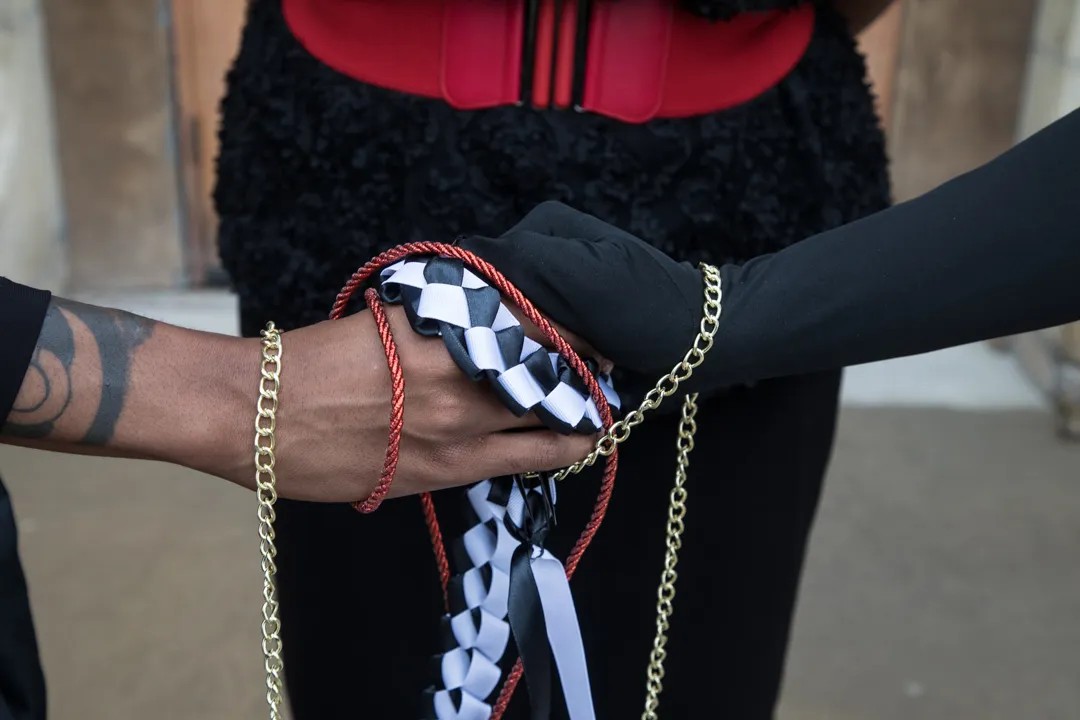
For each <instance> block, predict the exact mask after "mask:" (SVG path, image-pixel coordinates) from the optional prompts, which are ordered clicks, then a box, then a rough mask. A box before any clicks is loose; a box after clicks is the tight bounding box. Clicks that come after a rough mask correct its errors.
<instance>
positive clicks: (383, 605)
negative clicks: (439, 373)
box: [215, 0, 889, 720]
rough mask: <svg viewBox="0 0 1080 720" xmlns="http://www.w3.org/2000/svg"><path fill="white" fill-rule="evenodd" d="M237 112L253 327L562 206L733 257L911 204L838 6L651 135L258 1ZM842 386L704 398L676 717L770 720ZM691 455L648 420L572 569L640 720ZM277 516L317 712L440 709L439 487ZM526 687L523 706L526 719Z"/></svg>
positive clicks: (682, 575) (598, 648)
mask: <svg viewBox="0 0 1080 720" xmlns="http://www.w3.org/2000/svg"><path fill="white" fill-rule="evenodd" d="M222 110H223V122H222V130H221V140H222V146H221V155H220V158H219V164H218V185H217V188H216V191H215V201H216V206H217V209H218V212H219V214H220V217H221V228H220V245H221V254H222V259H223V262H224V264H225V267H226V269H227V270H228V272H229V273H230V276H231V277H232V280H233V282H234V284H235V286H236V289H237V291H238V292H239V295H240V301H241V311H242V327H243V329H244V332H245V334H254V333H255V332H257V330H258V329H259V328H260V327H261V326H262V324H263V323H264V322H265V321H267V320H274V321H275V322H276V323H277V324H278V325H279V326H283V327H285V328H289V327H295V326H298V325H303V324H308V323H311V322H316V321H319V320H322V319H324V318H325V317H326V316H327V313H328V312H329V308H330V305H331V303H332V302H333V299H334V296H335V294H336V293H337V291H338V290H339V289H340V286H341V285H342V284H343V282H344V281H345V279H347V278H348V276H349V275H350V274H351V273H352V271H353V270H354V269H355V268H356V267H358V266H359V265H360V264H362V263H363V262H364V261H366V260H368V259H369V258H370V257H371V256H372V255H374V254H375V253H376V252H377V251H379V250H381V249H384V248H386V247H390V246H393V245H396V244H399V243H402V242H407V241H413V240H420V239H424V240H444V241H445V240H451V239H453V238H454V237H455V236H457V235H458V234H461V233H472V232H478V233H485V234H492V233H498V232H501V231H502V230H504V229H507V228H509V227H510V226H511V225H512V224H513V223H514V222H516V221H517V220H518V219H520V217H521V216H522V215H524V214H525V213H526V212H527V211H528V210H529V209H530V208H532V207H533V206H534V205H536V204H537V203H539V202H541V201H543V200H548V199H558V200H562V201H564V202H567V203H568V204H570V205H573V206H575V207H577V208H579V209H582V210H584V211H586V212H589V213H592V214H594V215H597V216H599V217H601V218H603V219H605V220H607V221H609V222H612V223H614V224H616V225H619V226H621V227H624V228H626V229H628V230H630V231H631V232H633V233H635V234H636V235H638V236H640V237H642V238H645V239H647V240H649V241H650V242H653V243H654V244H656V245H657V246H658V247H660V248H662V249H663V250H665V251H667V252H668V253H670V254H672V255H675V256H676V257H679V258H685V259H690V260H699V259H703V260H709V261H712V262H716V263H721V262H727V261H732V260H739V259H744V258H749V257H752V256H755V255H758V254H761V253H764V252H770V251H773V250H777V249H779V248H782V247H785V246H787V245H789V244H791V243H794V242H797V241H798V240H800V239H802V238H804V237H807V236H809V235H812V234H814V233H816V232H819V231H821V230H824V229H827V228H829V227H832V226H835V225H839V224H842V223H845V222H849V221H851V220H854V219H856V218H858V217H860V216H862V215H865V214H868V213H871V212H874V211H877V210H879V209H881V208H883V207H885V206H886V205H887V204H888V200H889V192H888V180H887V172H886V162H885V152H884V141H883V137H882V134H881V131H880V129H879V126H878V121H877V118H876V116H875V115H874V112H873V106H872V99H871V96H870V93H869V91H868V89H867V85H866V80H865V66H864V63H863V60H862V58H861V57H860V56H859V55H858V53H857V52H856V50H855V47H854V43H853V41H852V39H851V38H850V37H849V36H848V34H847V31H846V29H845V28H844V26H843V23H842V21H841V20H840V19H839V18H838V17H836V16H835V15H834V14H832V13H831V12H830V11H828V10H827V9H823V10H822V12H821V13H820V14H819V18H818V26H817V29H816V31H815V37H814V39H813V41H812V43H811V45H810V47H809V49H808V51H807V54H806V56H805V57H804V58H803V60H802V61H801V62H800V63H799V65H798V66H797V67H796V69H795V70H794V71H793V72H792V73H791V74H790V75H789V76H788V77H787V78H786V79H785V80H784V81H783V82H782V83H780V84H779V85H778V86H776V87H774V88H772V89H770V90H769V91H767V92H766V93H764V94H763V95H761V96H760V97H758V98H756V99H755V100H753V101H751V102H748V103H746V104H744V105H742V106H739V107H737V108H734V109H731V110H727V111H724V112H721V113H716V114H713V115H708V116H704V117H697V118H688V119H680V120H660V121H654V122H651V123H648V124H644V125H627V124H622V123H619V122H617V121H614V120H610V119H607V118H603V117H598V116H594V115H589V114H578V113H567V112H538V111H535V110H532V109H528V108H516V107H513V108H511V107H508V108H498V109H493V110H485V111H478V112H459V111H455V110H453V109H451V108H449V107H447V106H446V105H445V104H443V103H441V102H438V101H433V100H428V99H423V98H416V97H410V96H406V95H403V94H400V93H396V92H393V91H388V90H384V89H380V88H375V87H372V86H370V85H365V84H363V83H359V82H357V81H355V80H352V79H350V78H348V77H345V76H343V75H341V74H339V73H336V72H335V71H333V70H331V69H330V68H328V67H326V66H324V65H323V64H321V63H320V62H319V61H318V60H317V59H315V58H314V57H312V56H311V55H310V54H308V53H307V52H306V51H305V50H304V49H303V48H302V47H301V46H300V44H299V43H298V42H297V41H296V40H295V39H294V38H293V37H292V35H291V34H290V33H289V30H288V28H287V27H286V26H285V24H284V21H283V18H282V15H281V10H280V0H254V2H253V3H252V5H251V10H250V16H249V20H248V24H247V27H246V29H245V32H244V37H243V44H242V47H241V50H240V54H239V56H238V57H237V60H236V63H235V66H234V67H233V69H232V71H231V72H230V74H229V79H228V93H227V96H226V98H225V100H224V102H223V105H222ZM719 341H720V342H722V341H723V338H720V339H719ZM838 388H839V373H826V374H823V375H816V376H812V377H801V378H787V379H781V380H775V381H770V382H766V383H760V384H759V385H757V386H756V387H754V388H740V389H735V390H732V391H730V392H728V393H726V394H725V395H724V396H723V397H719V398H716V399H714V400H712V401H710V402H709V403H707V404H706V405H705V406H704V407H703V408H702V410H701V415H700V420H699V423H698V424H699V431H698V432H699V437H700V438H702V441H701V442H699V444H698V447H697V449H696V450H695V451H694V455H693V457H692V460H691V466H692V469H691V477H690V481H689V485H688V489H689V514H688V519H687V530H686V542H685V545H684V549H683V551H682V556H681V559H680V565H679V586H678V595H677V597H676V600H675V614H674V621H673V627H672V630H671V632H670V636H671V640H670V644H669V657H668V661H667V665H668V672H667V675H666V677H665V682H664V685H665V690H664V695H663V700H662V703H661V708H662V710H663V714H664V715H666V716H670V717H690V716H692V715H691V713H693V714H694V715H695V716H696V715H700V714H701V713H703V712H709V713H712V714H711V715H710V716H722V715H721V713H724V714H726V716H730V717H737V718H740V720H754V719H755V718H768V717H771V715H772V712H773V707H774V705H775V702H776V697H777V694H778V690H779V686H780V680H781V676H782V670H783V661H784V653H785V648H786V645H787V639H788V631H789V628H790V621H791V615H792V610H793V607H794V601H795V596H796V591H797V587H798V580H799V573H800V570H801V567H802V559H803V554H804V551H805V547H806V539H807V536H808V533H809V528H810V525H811V521H812V519H813V515H814V512H815V509H816V506H817V500H818V496H819V492H820V487H821V481H822V477H823V475H824V472H825V468H826V465H827V462H828V456H829V452H830V448H831V443H832V436H833V429H834V424H835V415H836V406H837V394H838ZM674 449H675V419H674V418H671V417H669V418H654V419H652V420H650V421H648V422H647V423H645V424H644V425H643V426H642V427H641V428H640V429H639V430H638V431H636V432H635V436H634V438H633V439H632V440H631V441H630V442H629V443H628V444H627V446H626V449H625V451H624V452H623V454H622V456H621V463H620V468H621V469H620V474H619V480H618V483H617V489H616V492H615V496H614V499H613V502H612V505H611V509H610V511H609V514H608V518H607V520H606V521H605V525H604V526H603V527H602V528H601V530H600V533H599V535H598V536H597V539H596V541H595V542H594V544H593V546H592V548H590V550H589V553H588V554H587V555H586V556H585V558H584V560H583V562H582V564H581V568H580V571H579V573H578V575H577V577H576V578H575V580H574V582H573V586H574V591H575V597H576V601H577V603H578V608H579V613H580V617H581V624H582V629H583V633H584V636H585V638H584V639H585V643H586V649H587V651H588V653H589V660H590V666H591V674H592V678H593V685H594V695H595V697H596V702H597V710H598V714H599V717H600V718H625V717H636V716H638V715H640V713H641V708H642V705H643V701H644V690H643V688H644V680H645V667H646V662H647V658H648V652H649V649H650V647H651V643H652V636H653V633H654V631H655V624H654V616H655V604H656V584H657V582H658V580H659V576H660V569H661V562H662V557H663V549H664V534H663V530H664V522H665V519H666V512H665V510H664V508H665V506H666V502H667V494H668V492H669V490H670V486H671V482H672V480H673V477H674ZM596 483H597V479H596V478H595V477H589V478H581V479H579V480H575V481H573V484H572V485H565V486H564V488H563V490H562V491H561V492H560V525H559V531H560V532H561V533H563V534H564V535H565V537H557V538H555V540H554V542H555V544H556V547H557V548H558V547H559V546H560V544H562V545H563V546H566V545H569V544H570V542H571V541H572V539H573V537H572V536H576V533H577V532H578V531H579V530H580V527H581V525H582V524H583V523H584V520H585V517H586V515H587V513H588V510H589V509H590V507H591V502H592V499H593V498H594V497H595V492H596ZM279 518H280V520H279V525H280V533H279V544H280V552H281V554H280V563H279V568H280V573H281V575H280V589H281V602H282V615H283V622H284V630H283V633H284V643H285V654H286V676H287V681H288V688H289V693H290V696H291V700H292V703H293V707H294V710H295V714H296V717H297V718H298V720H309V719H310V718H317V719H319V720H324V719H326V718H338V717H341V718H346V717H356V716H359V715H363V716H364V717H370V718H408V717H417V716H418V703H419V700H420V693H421V690H422V689H423V688H424V687H425V686H426V685H428V684H429V683H430V682H431V680H432V679H433V676H432V674H431V668H430V667H429V665H430V657H431V656H432V654H433V653H434V652H435V649H436V644H437V620H438V617H439V614H440V612H441V601H440V592H439V587H438V578H437V574H436V571H435V565H434V561H433V559H432V556H431V550H430V547H429V545H428V540H427V534H426V532H425V528H424V524H423V518H422V516H421V514H420V508H419V504H418V502H417V501H416V500H415V499H404V500H400V501H392V502H389V503H386V504H385V505H384V506H383V507H382V508H381V509H380V510H379V511H378V512H377V513H375V514H374V515H371V516H360V515H358V514H357V513H355V512H354V511H353V510H352V509H350V508H348V507H344V506H326V505H315V504H308V503H298V502H282V505H281V510H280V513H279ZM519 694H520V695H524V687H523V688H522V689H521V690H519ZM523 699H524V698H522V697H518V698H516V699H515V701H514V703H513V704H512V706H511V707H512V710H511V713H509V714H508V718H510V717H525V713H526V712H527V706H526V704H525V703H523V702H522V701H523ZM515 713H517V714H515Z"/></svg>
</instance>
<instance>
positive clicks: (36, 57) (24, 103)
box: [0, 0, 67, 290]
mask: <svg viewBox="0 0 1080 720" xmlns="http://www.w3.org/2000/svg"><path fill="white" fill-rule="evenodd" d="M40 11H41V8H40V6H39V5H38V2H37V0H2V1H0V272H2V273H3V274H5V275H7V276H9V277H12V278H13V279H15V280H18V281H20V282H23V283H26V284H30V285H35V286H38V287H45V288H48V289H50V290H59V289H61V288H62V287H63V286H64V284H65V281H66V274H67V265H66V256H65V248H64V246H63V244H62V242H61V217H62V214H61V209H60V194H59V183H58V178H57V173H56V152H55V147H54V136H53V124H52V99H51V95H50V92H49V81H48V67H47V65H46V61H45V49H44V48H45V37H44V27H43V21H42V16H41V12H40Z"/></svg>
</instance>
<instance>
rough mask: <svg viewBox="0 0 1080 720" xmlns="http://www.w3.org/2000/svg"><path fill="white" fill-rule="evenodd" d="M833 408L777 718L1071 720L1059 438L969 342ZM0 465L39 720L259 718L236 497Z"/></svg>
mask: <svg viewBox="0 0 1080 720" xmlns="http://www.w3.org/2000/svg"><path fill="white" fill-rule="evenodd" d="M211 306H214V303H211V305H210V306H208V307H210V309H213V307H211ZM133 309H138V310H142V311H144V312H146V313H147V314H151V315H158V316H160V317H166V318H170V316H169V315H168V313H166V312H165V311H164V310H162V312H160V313H159V312H155V311H153V308H147V307H143V306H139V305H136V306H135V307H134V308H133ZM204 309H206V308H202V306H201V305H200V304H199V302H194V304H191V305H189V306H187V308H186V310H185V312H188V313H189V316H188V317H186V319H184V320H183V322H184V324H188V325H193V326H206V325H207V323H204V322H202V321H201V319H200V318H201V317H202V315H201V314H200V313H202V312H203V310H204ZM170 312H174V311H170ZM212 315H213V316H215V317H219V318H220V317H222V315H221V314H220V313H219V312H217V311H215V312H213V313H212ZM170 319H172V318H170ZM220 329H222V330H223V331H226V332H228V331H229V329H227V328H220ZM845 404H846V407H845V410H844V413H843V416H842V421H841V427H840V433H839V439H838V444H837V450H836V455H835V460H834V462H833V466H832V470H831V473H830V477H829V479H828V482H827V485H826V492H825V496H824V499H823V503H822V507H821V512H820V514H819V519H818V522H817V525H816V528H815V531H814V536H813V542H812V547H811V550H810V557H809V559H808V565H807V572H806V575H805V578H804V582H803V590H802V596H801V601H800V608H799V612H798V615H797V618H796V623H795V631H794V639H793V645H792V650H791V656H790V662H789V668H788V674H787V679H786V684H785V691H784V698H783V705H782V708H781V710H780V713H779V720H893V719H896V720H899V719H901V718H903V719H904V720H909V719H910V718H926V719H927V720H938V719H941V720H945V719H948V720H956V719H958V718H965V719H966V718H978V719H979V720H995V719H997V718H1009V719H1015V718H1024V719H1028V718H1031V719H1034V720H1058V719H1061V720H1065V719H1075V718H1077V717H1080V622H1078V621H1077V618H1078V617H1080V565H1078V563H1077V557H1078V556H1080V553H1078V551H1080V445H1069V444H1066V443H1063V442H1061V441H1059V440H1058V439H1057V438H1056V437H1055V436H1054V434H1053V424H1052V421H1051V418H1050V416H1049V414H1048V413H1046V412H1045V411H1044V410H1042V409H1041V407H1040V402H1039V399H1038V398H1037V396H1035V395H1034V394H1033V393H1031V391H1030V390H1029V389H1027V388H1026V386H1025V385H1024V383H1023V381H1022V379H1020V378H1019V376H1018V375H1016V373H1015V371H1014V370H1013V369H1012V368H1011V367H1010V366H1009V363H1008V362H1007V361H1005V360H1003V359H1001V358H1000V357H995V356H993V355H992V354H989V353H987V352H986V351H985V350H983V349H982V348H961V349H958V350H955V351H950V353H943V354H935V355H932V356H924V357H923V358H913V359H909V360H904V361H896V362H895V363H891V364H890V363H886V364H882V365H878V366H866V367H863V368H857V369H855V370H854V371H852V372H851V373H850V375H849V379H848V382H847V384H846V386H845ZM899 405H904V406H905V407H898V406H899ZM0 470H2V472H3V474H4V477H5V480H6V481H7V483H8V485H9V487H10V490H11V492H12V495H13V497H14V500H15V506H16V511H17V513H18V516H19V519H20V522H21V542H22V549H23V556H24V559H25V563H26V569H27V572H28V575H29V581H30V583H31V591H32V595H33V601H34V605H35V610H36V614H37V622H38V631H39V635H40V638H41V643H42V651H43V654H44V660H45V664H46V670H47V673H48V679H49V684H50V691H51V698H52V717H53V718H57V719H59V720H66V719H67V718H80V719H85V720H96V719H98V718H102V719H105V718H107V719H109V720H147V719H149V718H153V719H154V720H173V719H175V720H203V719H209V718H230V719H232V718H238V719H244V718H251V719H255V718H260V717H265V716H266V713H265V710H264V709H263V705H262V700H261V694H260V686H261V674H260V667H261V660H260V654H259V649H258V648H259V645H258V624H257V614H258V607H259V602H260V579H259V574H260V573H259V569H258V555H257V538H256V534H255V505H254V499H253V497H252V496H251V495H250V494H248V493H247V492H245V491H242V490H239V489H237V488H234V487H231V486H228V485H226V484H224V483H222V482H220V481H218V480H214V479H211V478H208V477H205V476H200V475H197V474H194V473H190V472H186V471H182V470H178V469H174V468H170V467H165V466H161V465H155V464H149V463H128V462H116V461H109V460H101V459H94V458H79V457H65V456H58V455H47V454H36V453H31V452H29V451H25V450H20V449H16V448H9V447H0ZM692 505H693V503H692V500H691V512H693V507H692ZM675 622H678V611H677V610H676V618H675ZM719 690H720V693H721V694H720V697H721V698H722V688H720V689H719ZM710 716H719V717H722V715H710ZM736 720H737V719H736Z"/></svg>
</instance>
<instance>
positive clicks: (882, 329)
mask: <svg viewBox="0 0 1080 720" xmlns="http://www.w3.org/2000/svg"><path fill="white" fill-rule="evenodd" d="M721 274H722V277H723V314H722V316H721V320H720V329H719V332H718V334H717V343H716V346H715V347H714V349H713V350H712V352H710V356H711V357H710V358H709V360H708V361H707V363H706V369H707V370H708V372H707V374H708V376H709V377H708V382H707V385H708V386H714V387H716V386H723V385H730V384H734V383H738V382H743V381H748V380H754V379H762V378H768V377H775V376H780V375H791V374H799V373H805V372H810V371H816V370H823V369H827V368H837V367H843V366H846V365H854V364H859V363H865V362H870V361H875V360H883V359H886V358H893V357H899V356H903V355H911V354H916V353H922V352H927V351H930V350H936V349H940V348H944V347H948V346H952V345H960V344H963V343H968V342H974V341H977V340H983V339H988V338H993V337H1001V336H1006V335H1011V334H1015V333H1019V332H1026V331H1031V330H1037V329H1040V328H1045V327H1050V326H1054V325H1060V324H1064V323H1067V322H1070V321H1073V320H1077V319H1080V111H1074V112H1073V113H1071V114H1070V115H1068V116H1066V117H1065V118H1063V119H1061V120H1059V121H1058V122H1056V123H1054V124H1053V125H1051V126H1049V127H1048V128H1046V129H1045V130H1043V131H1042V132H1040V133H1038V134H1036V135H1034V136H1032V137H1031V138H1029V139H1028V140H1026V141H1024V142H1022V143H1020V144H1019V145H1017V146H1016V147H1015V148H1013V149H1012V150H1010V151H1009V152H1007V153H1005V154H1004V155H1002V156H1000V157H999V158H997V159H995V160H994V161H992V162H990V163H989V164H987V165H984V166H982V167H981V168H979V169H977V170H974V171H972V172H970V173H968V174H966V175H963V176H961V177H959V178H957V179H955V180H953V181H951V182H949V183H946V184H945V185H942V186H941V187H939V188H937V189H936V190H933V191H932V192H930V193H927V194H926V195H923V196H921V197H919V198H917V199H915V200H912V201H910V202H907V203H904V204H901V205H897V206H895V207H893V208H891V209H889V210H886V211H884V212H881V213H878V214H876V215H873V216H871V217H868V218H866V219H864V220H861V221H859V222H856V223H852V224H850V225H846V226H843V227H840V228H838V229H836V230H832V231H829V232H826V233H822V234H821V235H818V236H815V237H812V238H809V239H807V240H805V241H804V242H801V243H799V244H797V245H794V246H792V247H790V248H788V249H786V250H783V251H781V252H779V253H776V254H773V255H768V256H764V257H761V258H757V259H755V260H753V261H751V262H749V263H747V264H745V265H743V266H725V267H724V268H723V269H722V271H721Z"/></svg>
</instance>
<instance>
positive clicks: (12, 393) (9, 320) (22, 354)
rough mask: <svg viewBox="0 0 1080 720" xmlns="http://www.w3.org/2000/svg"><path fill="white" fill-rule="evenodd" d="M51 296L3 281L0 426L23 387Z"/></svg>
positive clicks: (0, 298) (0, 286) (0, 299)
mask: <svg viewBox="0 0 1080 720" xmlns="http://www.w3.org/2000/svg"><path fill="white" fill-rule="evenodd" d="M50 298H51V294H50V293H49V292H47V291H45V290H37V289H35V288H31V287H27V286H25V285H19V284H18V283H14V282H11V281H10V280H8V279H7V278H3V277H0V347H2V350H0V425H2V424H3V422H4V421H5V420H6V419H7V416H8V413H10V412H11V406H12V405H13V404H14V402H15V398H16V396H17V395H18V394H19V388H20V387H22V382H23V378H24V377H25V376H26V369H27V367H29V365H30V359H31V357H32V356H33V354H34V347H35V346H36V345H37V340H38V335H40V334H41V325H42V323H43V322H44V321H45V311H46V310H48V308H49V299H50Z"/></svg>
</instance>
